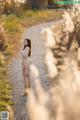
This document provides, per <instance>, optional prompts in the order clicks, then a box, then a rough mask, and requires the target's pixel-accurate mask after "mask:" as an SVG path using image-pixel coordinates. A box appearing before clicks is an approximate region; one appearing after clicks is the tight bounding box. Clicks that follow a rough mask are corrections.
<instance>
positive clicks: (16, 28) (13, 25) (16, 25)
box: [5, 14, 21, 32]
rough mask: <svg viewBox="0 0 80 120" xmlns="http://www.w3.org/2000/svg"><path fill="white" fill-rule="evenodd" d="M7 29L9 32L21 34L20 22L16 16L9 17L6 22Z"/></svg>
mask: <svg viewBox="0 0 80 120" xmlns="http://www.w3.org/2000/svg"><path fill="white" fill-rule="evenodd" d="M5 28H6V29H7V30H8V32H20V28H21V26H20V21H19V19H18V18H17V16H16V15H14V14H12V15H9V16H8V17H7V19H6V21H5Z"/></svg>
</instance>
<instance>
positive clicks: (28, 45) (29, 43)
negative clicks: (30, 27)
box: [23, 39, 31, 57]
mask: <svg viewBox="0 0 80 120" xmlns="http://www.w3.org/2000/svg"><path fill="white" fill-rule="evenodd" d="M25 40H26V41H27V42H28V43H27V44H26V45H24V48H23V50H24V49H25V48H26V47H29V54H28V56H29V57H30V56H31V40H30V39H25Z"/></svg>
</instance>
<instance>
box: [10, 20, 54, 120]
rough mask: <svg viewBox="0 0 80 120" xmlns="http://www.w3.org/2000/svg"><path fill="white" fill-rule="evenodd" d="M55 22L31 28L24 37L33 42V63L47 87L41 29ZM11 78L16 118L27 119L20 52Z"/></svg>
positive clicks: (12, 66) (12, 67)
mask: <svg viewBox="0 0 80 120" xmlns="http://www.w3.org/2000/svg"><path fill="white" fill-rule="evenodd" d="M53 24H55V22H49V23H44V24H41V25H37V26H34V27H31V28H29V29H28V30H27V31H26V32H25V33H24V35H23V39H24V38H30V39H31V42H32V56H31V63H32V64H34V65H36V66H37V68H38V69H39V72H40V78H41V80H43V81H41V82H42V85H43V86H44V88H45V89H47V88H48V86H49V84H50V83H49V81H48V78H47V72H46V67H45V64H44V54H45V46H44V42H43V39H42V37H41V30H42V28H44V27H50V26H51V25H53ZM9 71H10V78H11V83H12V86H13V101H15V120H25V119H26V108H25V103H26V99H27V98H25V97H22V95H23V93H24V85H23V75H22V65H21V56H20V54H19V55H18V56H17V58H15V59H14V60H13V62H12V64H11V65H10V68H9Z"/></svg>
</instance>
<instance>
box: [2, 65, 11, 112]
mask: <svg viewBox="0 0 80 120" xmlns="http://www.w3.org/2000/svg"><path fill="white" fill-rule="evenodd" d="M11 98H12V96H11V85H10V83H9V81H8V80H7V68H6V64H3V63H0V111H2V110H5V107H6V105H11V104H12V101H11Z"/></svg>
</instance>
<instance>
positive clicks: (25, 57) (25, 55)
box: [21, 39, 31, 96]
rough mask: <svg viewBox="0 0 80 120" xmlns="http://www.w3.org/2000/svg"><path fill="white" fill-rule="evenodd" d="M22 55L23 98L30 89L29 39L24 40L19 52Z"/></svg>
mask: <svg viewBox="0 0 80 120" xmlns="http://www.w3.org/2000/svg"><path fill="white" fill-rule="evenodd" d="M21 54H22V67H23V77H24V86H25V92H24V96H25V95H27V94H28V89H29V88H30V62H29V59H30V56H31V41H30V40H29V39H25V40H24V47H23V49H22V51H21Z"/></svg>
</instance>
